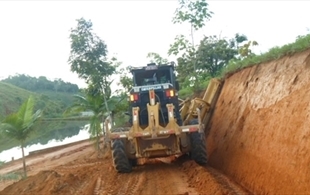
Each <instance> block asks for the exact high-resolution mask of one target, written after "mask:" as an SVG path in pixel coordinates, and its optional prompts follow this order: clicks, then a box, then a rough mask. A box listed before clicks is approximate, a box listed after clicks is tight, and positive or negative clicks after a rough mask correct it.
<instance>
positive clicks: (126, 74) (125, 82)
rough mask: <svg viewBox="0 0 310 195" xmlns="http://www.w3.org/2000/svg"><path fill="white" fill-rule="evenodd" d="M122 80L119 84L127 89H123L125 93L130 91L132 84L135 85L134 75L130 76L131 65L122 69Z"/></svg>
mask: <svg viewBox="0 0 310 195" xmlns="http://www.w3.org/2000/svg"><path fill="white" fill-rule="evenodd" d="M119 73H120V81H119V85H121V86H122V87H123V88H124V90H125V91H123V92H124V93H128V92H129V91H130V90H131V88H132V86H133V81H132V77H131V76H130V75H131V73H130V67H126V68H121V69H120V71H119Z"/></svg>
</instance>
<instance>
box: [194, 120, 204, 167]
mask: <svg viewBox="0 0 310 195" xmlns="http://www.w3.org/2000/svg"><path fill="white" fill-rule="evenodd" d="M196 124H198V120H197V119H194V120H191V121H190V125H196ZM190 140H191V151H190V156H191V158H192V159H193V160H194V161H195V162H196V163H198V164H200V165H205V164H207V161H208V159H207V148H206V138H205V134H204V133H199V132H193V133H191V134H190Z"/></svg>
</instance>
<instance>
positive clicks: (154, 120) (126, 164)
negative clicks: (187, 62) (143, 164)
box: [105, 63, 220, 173]
mask: <svg viewBox="0 0 310 195" xmlns="http://www.w3.org/2000/svg"><path fill="white" fill-rule="evenodd" d="M131 73H132V75H133V83H134V85H133V88H132V89H131V91H130V95H129V102H130V112H129V113H128V115H129V118H130V119H129V123H130V124H131V126H130V127H122V128H114V129H113V128H112V129H110V128H109V125H108V123H109V122H108V121H106V125H105V126H106V130H107V135H108V137H109V139H110V142H111V149H112V156H113V165H114V167H115V169H116V170H117V171H118V172H120V173H125V172H131V171H132V167H133V166H135V165H136V164H137V159H139V158H160V157H167V156H173V155H182V154H185V153H187V154H189V155H190V157H191V158H192V159H193V160H195V161H196V162H197V163H198V164H201V165H203V164H206V163H207V152H206V140H205V135H204V124H203V123H202V120H203V118H204V117H205V115H206V113H208V111H209V109H210V104H211V102H212V100H213V98H214V96H215V94H216V92H217V90H218V89H219V86H220V81H218V80H216V79H212V80H211V81H210V84H209V86H208V88H207V90H206V92H205V94H204V97H203V98H202V99H199V98H195V99H192V100H190V99H187V100H184V101H183V100H180V99H179V98H178V90H179V84H178V82H177V81H176V75H175V66H174V63H172V64H164V65H156V64H154V63H151V64H148V65H147V66H144V67H138V68H131Z"/></svg>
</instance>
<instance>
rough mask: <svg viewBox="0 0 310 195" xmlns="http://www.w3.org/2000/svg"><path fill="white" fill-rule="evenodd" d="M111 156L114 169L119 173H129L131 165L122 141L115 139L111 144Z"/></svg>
mask: <svg viewBox="0 0 310 195" xmlns="http://www.w3.org/2000/svg"><path fill="white" fill-rule="evenodd" d="M112 156H113V163H114V166H115V169H116V170H117V172H119V173H130V172H131V171H132V164H131V163H130V162H129V159H128V157H127V155H126V152H125V146H124V143H123V141H122V140H120V139H116V140H114V141H113V143H112Z"/></svg>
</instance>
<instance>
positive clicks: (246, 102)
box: [207, 50, 310, 194]
mask: <svg viewBox="0 0 310 195" xmlns="http://www.w3.org/2000/svg"><path fill="white" fill-rule="evenodd" d="M309 102H310V50H307V51H304V52H302V53H298V54H294V55H292V56H286V57H283V58H281V59H278V60H275V61H272V62H269V63H264V64H260V65H257V66H253V67H250V68H246V69H244V70H242V71H240V72H238V73H235V74H233V75H232V76H230V77H229V78H227V79H226V80H225V83H224V86H223V89H222V92H221V94H220V97H219V99H218V101H217V104H216V107H215V112H214V115H213V117H212V119H211V123H210V128H209V135H208V137H207V142H208V154H209V158H210V164H211V165H212V166H213V167H215V168H217V169H219V170H221V171H223V172H224V173H225V174H227V175H229V176H230V177H232V178H233V179H235V180H236V181H237V182H238V183H240V184H241V185H243V186H244V187H246V188H248V189H249V190H250V191H252V192H254V193H255V194H310V116H309V115H310V103H309Z"/></svg>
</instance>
